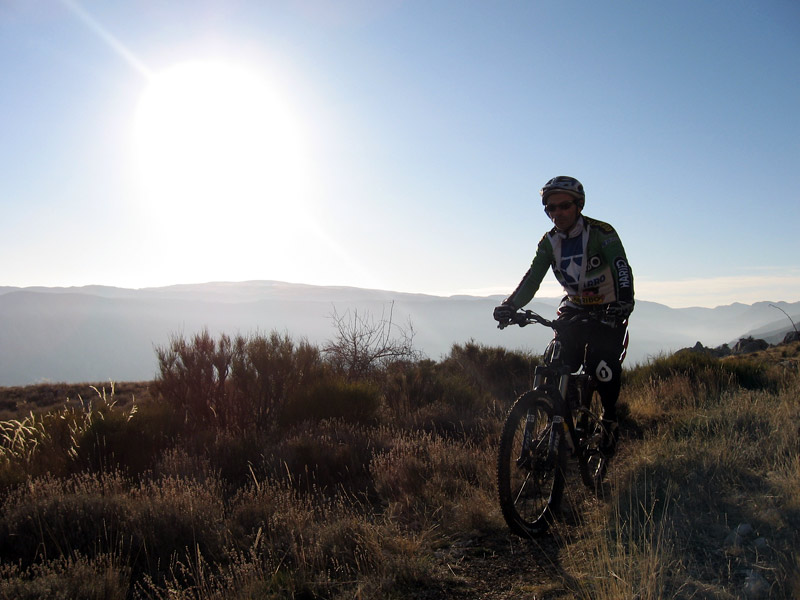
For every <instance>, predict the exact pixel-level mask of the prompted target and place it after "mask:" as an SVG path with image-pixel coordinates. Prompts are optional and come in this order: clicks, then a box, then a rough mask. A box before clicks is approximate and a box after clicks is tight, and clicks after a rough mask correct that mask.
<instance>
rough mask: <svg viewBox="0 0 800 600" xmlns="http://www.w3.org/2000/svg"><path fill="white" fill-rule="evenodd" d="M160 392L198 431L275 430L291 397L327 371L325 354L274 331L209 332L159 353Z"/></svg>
mask: <svg viewBox="0 0 800 600" xmlns="http://www.w3.org/2000/svg"><path fill="white" fill-rule="evenodd" d="M156 354H157V358H158V364H159V374H158V377H157V378H156V381H155V384H154V389H155V391H156V392H157V394H158V395H159V396H160V397H161V398H162V399H163V400H165V401H167V402H170V403H172V404H173V405H174V406H175V407H176V408H177V409H178V410H179V411H181V412H182V413H184V414H185V418H186V421H187V423H189V424H191V425H193V426H195V427H197V426H203V425H210V424H215V425H220V426H223V427H234V428H238V429H245V428H249V427H255V428H257V429H265V428H269V427H270V426H271V425H272V424H273V423H274V421H275V416H276V413H277V412H279V411H280V410H281V409H282V408H283V406H284V405H285V403H286V401H287V399H288V398H289V396H290V395H292V394H293V393H295V392H296V390H297V389H298V388H300V387H302V386H306V385H309V384H310V382H313V381H314V380H315V378H316V377H317V376H318V375H319V374H321V373H322V372H323V371H324V367H323V365H322V361H321V357H320V353H319V350H318V349H317V348H316V347H314V346H312V345H310V344H309V343H308V342H305V341H302V342H300V343H299V344H295V343H294V342H293V341H292V340H291V339H290V338H289V337H288V336H285V335H284V336H281V335H279V334H278V333H276V332H272V333H271V334H270V335H269V336H264V335H261V334H256V335H253V336H251V337H242V336H237V337H236V339H235V340H233V341H231V340H230V338H229V337H228V336H226V335H222V336H221V337H220V339H219V340H218V341H215V340H214V339H212V338H211V336H210V334H209V333H208V331H203V332H202V333H199V334H197V335H195V336H194V337H193V338H192V339H191V340H186V339H184V338H183V337H181V336H175V337H173V338H172V340H171V341H170V344H169V346H168V347H167V348H157V350H156Z"/></svg>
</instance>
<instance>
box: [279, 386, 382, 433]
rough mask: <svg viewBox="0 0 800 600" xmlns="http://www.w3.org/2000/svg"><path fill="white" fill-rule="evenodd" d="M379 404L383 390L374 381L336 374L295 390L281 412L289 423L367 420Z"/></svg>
mask: <svg viewBox="0 0 800 600" xmlns="http://www.w3.org/2000/svg"><path fill="white" fill-rule="evenodd" d="M380 404H381V396H380V391H379V390H378V388H377V387H376V386H375V385H374V384H372V383H369V382H364V381H343V380H340V379H335V378H334V379H329V380H327V381H321V382H318V383H316V384H314V385H313V386H311V387H310V388H306V389H302V390H300V391H299V392H298V393H297V394H295V395H294V396H293V397H292V398H291V400H290V401H289V403H288V404H287V405H286V407H285V409H284V411H283V413H282V414H281V422H282V423H283V424H284V425H290V424H293V423H299V422H301V421H306V420H308V421H321V420H322V419H342V420H344V421H350V422H354V423H368V422H370V421H374V420H375V418H376V416H377V414H378V409H379V408H380Z"/></svg>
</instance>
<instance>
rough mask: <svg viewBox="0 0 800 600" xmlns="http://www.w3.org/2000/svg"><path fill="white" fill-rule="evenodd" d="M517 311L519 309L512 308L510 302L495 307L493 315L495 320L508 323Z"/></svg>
mask: <svg viewBox="0 0 800 600" xmlns="http://www.w3.org/2000/svg"><path fill="white" fill-rule="evenodd" d="M516 312H517V311H516V310H514V309H513V308H511V307H510V306H509V305H508V304H501V305H500V306H498V307H496V308H495V309H494V313H493V315H492V316H494V320H495V321H499V322H500V323H508V322H509V321H510V320H511V317H513V316H514V313H516Z"/></svg>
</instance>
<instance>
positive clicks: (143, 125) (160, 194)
mask: <svg viewBox="0 0 800 600" xmlns="http://www.w3.org/2000/svg"><path fill="white" fill-rule="evenodd" d="M134 137H135V149H136V156H137V164H138V177H139V182H140V186H141V192H142V195H143V199H144V202H145V205H146V206H147V207H148V212H149V214H150V215H151V218H152V219H153V222H154V224H155V225H156V226H158V227H159V229H160V234H161V235H163V234H164V233H165V232H169V233H170V235H171V236H172V237H173V238H174V243H176V244H177V243H180V242H181V241H183V242H186V241H187V240H189V237H188V236H198V234H199V235H200V236H202V235H204V234H209V233H214V234H215V235H217V236H221V237H222V239H219V238H217V239H219V241H223V242H236V241H237V240H238V241H241V240H243V239H246V237H245V236H252V235H255V234H257V233H258V231H261V232H262V233H264V232H267V231H268V232H269V233H270V235H272V236H280V237H281V239H282V240H284V241H285V239H286V237H287V235H289V233H290V232H291V231H293V228H294V227H296V226H297V222H298V221H299V220H301V219H302V212H303V196H304V192H305V190H304V186H305V183H304V182H305V181H306V180H307V172H306V171H307V167H306V165H305V161H304V156H303V150H302V143H301V136H300V133H299V128H298V126H297V123H296V120H295V119H294V118H293V115H292V114H291V111H290V110H289V109H288V107H287V106H286V105H285V103H284V102H283V101H282V98H281V97H280V96H279V94H277V93H276V91H275V89H274V87H273V86H271V85H270V84H269V83H268V82H267V81H266V80H265V79H264V78H262V77H260V76H259V75H258V74H257V72H256V71H255V70H248V69H246V68H244V67H241V66H237V65H232V64H228V63H225V62H222V61H195V62H185V63H181V64H178V65H176V66H174V67H172V68H170V69H167V70H165V71H163V72H161V73H158V74H156V75H154V76H153V77H152V78H151V79H150V82H149V84H148V86H147V88H146V89H145V91H144V93H143V95H142V97H141V99H140V103H139V106H138V110H137V114H136V119H135V124H134ZM259 228H260V229H259Z"/></svg>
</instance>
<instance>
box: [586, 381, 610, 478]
mask: <svg viewBox="0 0 800 600" xmlns="http://www.w3.org/2000/svg"><path fill="white" fill-rule="evenodd" d="M602 414H603V405H602V403H601V402H600V395H599V394H598V393H597V391H591V397H590V399H589V402H587V404H586V406H584V407H582V408H581V409H580V416H579V418H578V423H579V427H580V430H581V433H580V434H579V435H580V439H579V440H578V444H579V447H580V450H579V451H578V464H579V466H580V472H581V479H582V480H583V483H584V484H586V486H587V487H588V488H589V489H591V490H594V491H595V492H599V491H600V489H601V488H600V485H601V484H602V483H603V479H604V478H605V476H606V471H607V470H608V461H609V459H610V457H609V456H607V455H606V454H605V453H604V452H603V439H604V437H605V436H606V435H607V434H608V432H605V431H604V426H603V421H602V418H601V416H602Z"/></svg>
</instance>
